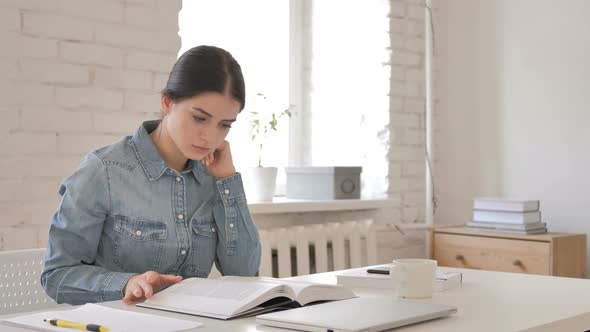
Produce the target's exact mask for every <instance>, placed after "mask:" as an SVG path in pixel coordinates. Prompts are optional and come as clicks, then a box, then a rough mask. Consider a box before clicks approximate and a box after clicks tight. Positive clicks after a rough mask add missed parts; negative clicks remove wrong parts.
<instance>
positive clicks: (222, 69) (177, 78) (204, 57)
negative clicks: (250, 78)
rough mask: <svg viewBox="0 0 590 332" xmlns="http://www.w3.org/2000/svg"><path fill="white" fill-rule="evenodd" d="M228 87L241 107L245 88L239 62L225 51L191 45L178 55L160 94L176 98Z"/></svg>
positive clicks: (244, 99) (242, 106) (219, 90)
mask: <svg viewBox="0 0 590 332" xmlns="http://www.w3.org/2000/svg"><path fill="white" fill-rule="evenodd" d="M228 84H229V86H228ZM227 88H229V90H228V91H229V93H230V95H231V97H233V98H234V99H236V100H237V101H238V102H239V103H240V105H241V107H240V111H241V110H243V109H244V106H245V105H246V88H245V85H244V76H243V75H242V68H241V67H240V64H239V63H238V62H237V61H236V59H234V57H233V56H232V55H231V54H230V53H229V52H228V51H226V50H224V49H222V48H219V47H215V46H205V45H202V46H197V47H193V48H191V49H190V50H188V51H186V52H184V54H182V55H181V56H180V58H178V60H177V61H176V63H175V64H174V67H172V71H171V72H170V76H169V77H168V82H167V83H166V87H165V88H164V89H163V90H162V95H164V96H167V97H169V98H170V99H172V101H174V102H179V101H182V100H183V99H187V98H192V97H194V96H196V95H199V94H201V93H203V92H218V93H221V94H223V93H225V92H226V89H227Z"/></svg>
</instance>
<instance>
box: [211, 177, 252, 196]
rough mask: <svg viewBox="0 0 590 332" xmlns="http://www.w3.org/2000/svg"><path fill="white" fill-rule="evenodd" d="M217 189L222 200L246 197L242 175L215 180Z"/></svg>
mask: <svg viewBox="0 0 590 332" xmlns="http://www.w3.org/2000/svg"><path fill="white" fill-rule="evenodd" d="M217 189H218V190H219V194H221V197H222V198H227V199H231V198H240V197H244V196H246V194H245V193H244V184H243V183H242V175H241V174H240V173H236V175H234V176H230V177H228V178H225V179H221V180H217Z"/></svg>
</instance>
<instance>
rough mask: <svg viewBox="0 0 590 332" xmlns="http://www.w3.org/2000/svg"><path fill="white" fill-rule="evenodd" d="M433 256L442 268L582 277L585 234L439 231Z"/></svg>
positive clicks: (584, 266)
mask: <svg viewBox="0 0 590 332" xmlns="http://www.w3.org/2000/svg"><path fill="white" fill-rule="evenodd" d="M432 250H433V257H434V259H436V260H437V261H438V265H439V266H451V267H461V268H467V269H478V270H492V271H504V272H520V273H531V274H544V275H554V276H562V277H576V278H583V277H585V275H586V234H566V233H547V234H539V235H518V234H511V233H499V232H491V231H482V230H478V229H469V228H465V227H443V228H436V229H435V230H434V233H433V246H432Z"/></svg>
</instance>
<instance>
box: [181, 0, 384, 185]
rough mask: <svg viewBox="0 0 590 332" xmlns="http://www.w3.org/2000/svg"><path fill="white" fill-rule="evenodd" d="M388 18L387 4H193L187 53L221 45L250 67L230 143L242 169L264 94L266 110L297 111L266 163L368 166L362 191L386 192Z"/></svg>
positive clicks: (356, 0) (353, 0) (187, 20)
mask: <svg viewBox="0 0 590 332" xmlns="http://www.w3.org/2000/svg"><path fill="white" fill-rule="evenodd" d="M388 13H389V1H387V0H372V1H363V0H340V1H339V0H321V1H311V0H292V1H286V0H251V1H240V0H217V1H209V0H185V1H184V3H183V9H182V11H181V14H180V36H181V38H182V49H181V53H182V52H184V51H185V50H187V49H188V48H190V47H193V46H196V45H201V44H209V45H215V46H219V47H222V48H225V49H227V50H228V51H230V52H231V53H232V54H233V55H234V56H235V58H236V59H237V60H238V61H239V62H240V64H241V65H242V70H243V72H244V77H245V80H246V91H247V99H246V108H245V109H244V111H243V113H244V114H241V115H240V116H239V117H238V121H237V122H236V124H235V125H234V126H233V128H232V130H231V132H230V136H229V137H228V140H229V141H230V142H231V144H232V152H233V154H234V160H235V163H236V167H237V168H241V167H247V166H255V165H256V162H257V158H256V155H257V153H256V149H257V147H256V146H255V145H254V144H252V143H251V141H250V140H249V136H248V122H249V121H248V120H249V119H248V112H250V111H252V110H257V108H260V105H256V98H255V95H256V93H258V92H261V93H264V94H265V95H266V96H267V97H268V98H269V101H270V102H269V103H267V105H266V106H267V107H269V108H271V109H273V110H276V111H280V110H283V109H284V108H286V106H287V105H290V104H291V105H294V112H295V116H294V117H293V118H291V120H290V125H289V124H287V123H286V122H283V123H282V124H280V128H279V129H280V130H279V131H278V132H277V133H276V135H275V136H274V137H273V139H272V140H270V143H269V144H267V146H265V153H264V159H263V164H264V165H265V166H278V167H284V166H288V165H313V166H363V174H362V181H363V193H364V194H366V193H369V196H373V195H371V194H374V193H384V192H385V190H386V188H387V184H386V175H387V159H386V153H387V147H386V145H385V144H386V143H387V142H386V140H387V138H383V137H381V136H382V135H381V136H380V135H379V133H383V132H386V131H384V129H385V128H386V127H387V124H388V122H389V97H388V93H389V72H390V70H389V67H387V66H385V65H384V63H387V62H388V60H389V51H388V49H389V35H388V30H389V19H388ZM277 182H278V187H279V188H281V183H282V184H283V186H284V182H285V179H284V173H282V172H279V178H278V180H277ZM278 191H279V193H280V192H281V190H278ZM283 192H284V191H283Z"/></svg>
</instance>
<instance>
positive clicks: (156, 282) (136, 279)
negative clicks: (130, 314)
mask: <svg viewBox="0 0 590 332" xmlns="http://www.w3.org/2000/svg"><path fill="white" fill-rule="evenodd" d="M181 280H182V277H181V276H175V275H172V274H159V273H158V272H154V271H148V272H145V273H143V274H138V275H134V276H133V277H131V278H130V279H129V280H128V281H127V284H126V285H125V288H123V294H125V296H124V297H123V303H130V302H133V301H137V300H141V299H143V298H144V297H145V298H150V297H151V296H152V295H154V293H157V292H159V291H160V290H162V289H164V288H165V287H167V286H168V285H170V284H176V283H178V282H180V281H181Z"/></svg>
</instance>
